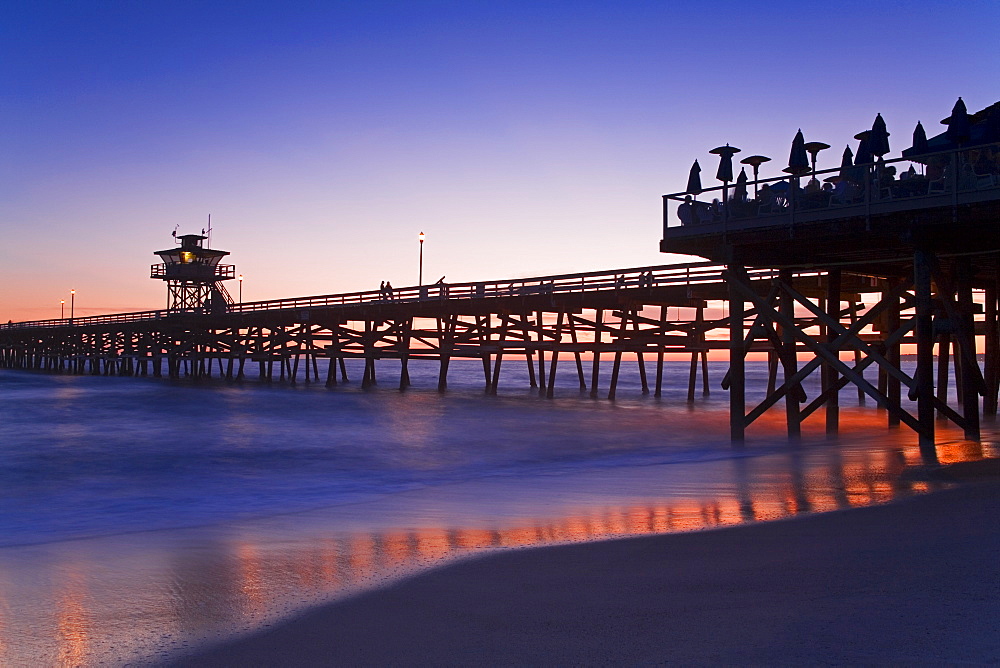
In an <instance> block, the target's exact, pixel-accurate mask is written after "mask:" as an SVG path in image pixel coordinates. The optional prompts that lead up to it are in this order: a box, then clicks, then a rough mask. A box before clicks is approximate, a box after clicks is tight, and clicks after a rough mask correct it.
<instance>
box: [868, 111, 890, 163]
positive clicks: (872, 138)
mask: <svg viewBox="0 0 1000 668" xmlns="http://www.w3.org/2000/svg"><path fill="white" fill-rule="evenodd" d="M868 143H869V145H870V146H871V150H872V153H873V154H875V155H877V156H883V155H885V154H886V153H888V152H889V131H888V130H887V129H886V127H885V121H884V120H883V119H882V114H876V116H875V122H874V123H872V133H871V135H869V137H868Z"/></svg>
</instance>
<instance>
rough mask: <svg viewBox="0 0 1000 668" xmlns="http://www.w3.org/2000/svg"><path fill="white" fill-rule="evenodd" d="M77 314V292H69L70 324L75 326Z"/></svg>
mask: <svg viewBox="0 0 1000 668" xmlns="http://www.w3.org/2000/svg"><path fill="white" fill-rule="evenodd" d="M75 312H76V290H70V291H69V324H71V325H72V324H73V315H74V313H75Z"/></svg>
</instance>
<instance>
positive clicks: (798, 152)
mask: <svg viewBox="0 0 1000 668" xmlns="http://www.w3.org/2000/svg"><path fill="white" fill-rule="evenodd" d="M782 171H784V172H787V173H789V174H794V175H799V174H804V173H806V172H808V171H809V156H808V155H806V140H805V139H804V138H803V137H802V130H801V128H800V129H799V131H798V132H796V133H795V139H793V140H792V150H791V153H789V154H788V167H786V168H785V169H784V170H782Z"/></svg>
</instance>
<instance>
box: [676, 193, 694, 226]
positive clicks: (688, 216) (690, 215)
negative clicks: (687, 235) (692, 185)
mask: <svg viewBox="0 0 1000 668" xmlns="http://www.w3.org/2000/svg"><path fill="white" fill-rule="evenodd" d="M677 217H678V218H680V219H681V225H690V224H691V223H693V222H695V221H694V206H692V204H691V195H688V196H686V197H685V198H684V203H683V204H681V205H680V206H679V207H677Z"/></svg>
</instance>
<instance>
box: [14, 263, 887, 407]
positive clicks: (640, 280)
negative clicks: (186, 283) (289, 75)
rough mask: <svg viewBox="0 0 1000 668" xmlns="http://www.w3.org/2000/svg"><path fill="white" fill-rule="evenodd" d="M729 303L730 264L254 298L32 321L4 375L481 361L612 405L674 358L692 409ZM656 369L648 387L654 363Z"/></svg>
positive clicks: (656, 379)
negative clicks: (630, 379) (625, 380)
mask: <svg viewBox="0 0 1000 668" xmlns="http://www.w3.org/2000/svg"><path fill="white" fill-rule="evenodd" d="M156 272H160V270H159V269H156ZM156 272H154V273H156ZM230 273H231V272H230ZM776 276H777V274H776V272H774V271H771V270H761V271H755V270H750V271H749V273H748V274H747V280H748V281H750V284H751V285H754V286H755V289H757V290H760V291H765V290H766V289H767V288H766V287H765V286H767V285H769V284H770V282H771V281H773V280H774V279H775V277H776ZM821 280H822V279H821V277H819V278H818V277H817V275H816V274H815V272H811V271H807V272H802V273H800V274H799V275H798V276H796V277H794V278H793V281H794V282H795V284H796V285H797V286H798V289H799V290H801V291H803V292H805V293H807V294H812V293H813V292H815V290H816V289H818V288H819V287H820V286H821ZM874 285H875V284H874V283H873V279H872V278H871V277H866V276H854V275H848V276H846V277H845V279H844V289H845V291H850V294H849V296H848V297H846V298H847V299H848V301H849V302H850V303H852V304H855V305H856V307H857V308H859V309H860V308H861V301H860V300H861V295H862V293H864V292H868V291H870V290H872V289H873V286H874ZM727 294H728V288H727V284H726V280H725V268H724V267H722V266H719V265H716V264H712V263H709V262H700V263H690V264H678V265H664V266H651V267H638V268H632V269H623V270H617V271H611V272H588V273H581V274H566V275H558V276H543V277H536V278H527V279H514V280H504V281H491V282H477V283H462V284H448V285H441V284H436V285H429V286H413V287H407V288H402V289H397V290H393V291H392V293H391V294H390V293H387V292H384V291H370V292H357V293H347V294H332V295H319V296H312V297H301V298H295V299H284V300H273V301H263V302H249V303H241V304H230V305H229V306H228V307H227V308H226V309H225V310H219V309H215V308H211V307H204V308H182V309H178V308H173V309H165V310H157V311H145V312H139V313H123V314H113V315H105V316H93V317H87V318H75V319H72V320H69V319H65V320H42V321H35V322H21V323H15V324H11V325H6V326H2V327H0V366H3V367H6V368H17V369H34V370H39V371H50V372H64V373H77V374H83V373H86V374H99V375H126V376H130V375H151V376H157V377H159V376H163V375H166V376H168V377H170V378H180V377H182V376H183V377H192V378H200V377H209V376H213V375H215V376H220V377H223V378H225V379H227V380H241V379H243V378H244V377H246V375H247V372H248V369H247V367H248V365H255V367H256V368H255V369H254V370H255V371H256V373H255V374H254V375H256V376H257V377H258V378H259V379H261V380H263V381H266V382H274V381H285V382H291V383H294V382H297V381H299V380H302V381H304V382H317V381H321V382H324V383H325V384H326V385H328V386H333V385H337V384H338V383H340V382H346V381H348V380H349V379H348V377H347V368H346V365H345V363H344V361H345V360H346V359H363V360H364V371H363V374H362V377H361V379H360V382H361V385H362V386H363V387H368V386H370V385H374V384H376V383H377V382H378V381H379V379H380V374H379V372H378V362H379V361H380V360H384V359H394V360H398V361H399V368H400V372H399V377H398V378H394V379H393V380H394V381H395V382H398V385H399V387H400V389H405V388H406V387H408V386H409V385H410V378H409V364H410V362H411V361H419V362H427V361H433V362H436V363H437V364H438V383H437V387H438V388H439V389H441V390H444V389H446V388H447V384H448V366H449V362H450V361H451V360H453V359H475V360H479V361H481V362H482V365H483V380H484V387H485V389H486V391H487V392H490V393H495V392H496V391H497V388H498V387H499V386H500V384H501V382H502V373H501V370H502V368H505V367H504V362H506V363H507V364H511V363H518V364H524V365H526V368H527V372H528V378H529V382H530V384H531V386H532V387H536V388H539V390H540V392H541V393H543V394H544V395H546V396H549V397H551V396H553V394H554V391H555V378H556V374H557V372H559V371H562V370H563V369H565V363H569V364H570V368H571V373H574V374H575V375H576V377H577V379H578V381H579V386H580V388H581V389H589V392H590V394H591V396H594V397H596V396H599V394H600V395H601V396H607V397H608V398H614V397H615V395H616V392H617V386H618V379H619V376H620V373H621V372H622V370H623V367H624V366H626V365H627V366H628V368H629V369H634V370H635V371H637V372H638V374H639V379H640V383H641V387H642V391H643V392H652V393H653V394H655V395H656V396H660V395H661V393H662V389H663V364H664V360H665V358H666V357H667V356H669V355H674V356H675V357H676V355H677V354H681V355H683V356H684V357H685V358H689V359H690V363H691V373H690V379H689V384H688V392H687V396H688V398H689V399H692V400H693V399H694V397H695V394H696V386H697V384H698V380H699V377H698V375H699V372H700V374H701V378H700V381H701V392H702V393H705V394H707V393H708V392H709V381H708V377H707V356H708V351H709V350H711V349H720V350H721V349H725V348H726V347H728V342H727V341H726V340H725V339H724V338H722V337H724V335H725V333H726V331H728V328H729V321H728V318H723V317H721V314H714V315H713V312H712V311H711V310H710V309H709V308H708V307H709V303H710V302H711V301H716V302H721V300H724V299H726V296H727ZM809 320H810V322H812V320H814V319H812V318H809ZM803 326H808V325H806V324H805V323H804V324H803ZM764 348H766V345H765V346H763V347H761V349H762V350H763V349H764ZM321 360H323V361H324V363H323V364H320V361H321ZM653 360H655V373H654V376H653V378H652V379H650V378H647V376H646V366H647V365H646V363H647V362H650V361H653ZM560 361H564V365H563V367H560V366H559V362H560ZM606 364H610V369H608V368H607V366H606ZM602 366H603V367H604V368H602ZM321 367H322V376H321ZM602 372H603V373H604V374H605V375H604V376H602Z"/></svg>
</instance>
